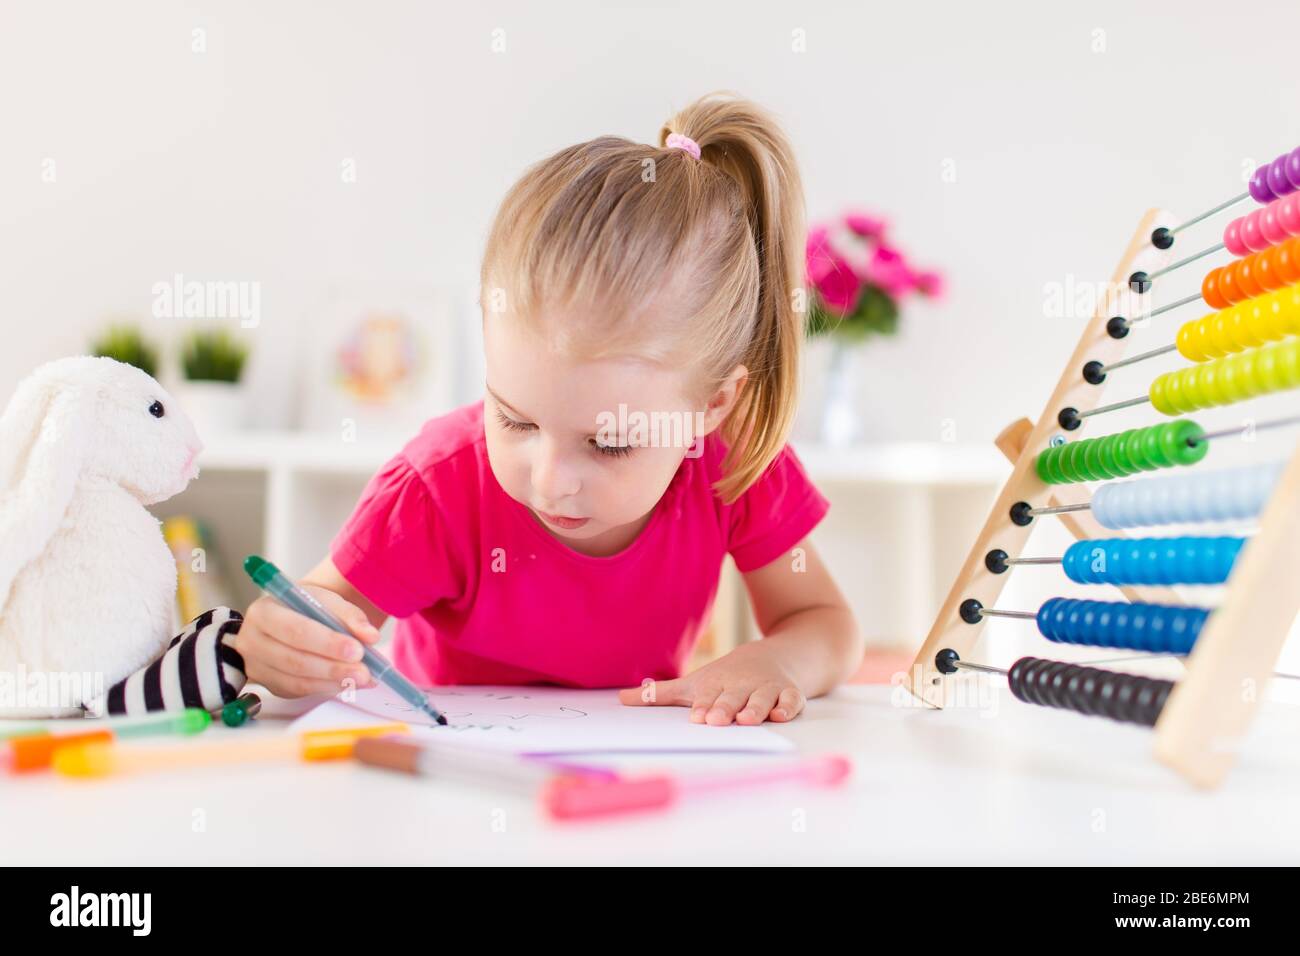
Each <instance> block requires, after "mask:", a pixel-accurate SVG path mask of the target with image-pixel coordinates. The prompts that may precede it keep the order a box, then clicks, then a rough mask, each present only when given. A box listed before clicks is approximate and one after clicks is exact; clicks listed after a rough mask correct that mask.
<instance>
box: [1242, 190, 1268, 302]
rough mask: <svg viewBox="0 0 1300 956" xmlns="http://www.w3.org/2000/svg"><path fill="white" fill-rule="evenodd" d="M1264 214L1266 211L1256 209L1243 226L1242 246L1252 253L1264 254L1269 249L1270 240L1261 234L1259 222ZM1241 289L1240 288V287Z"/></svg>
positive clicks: (1247, 217)
mask: <svg viewBox="0 0 1300 956" xmlns="http://www.w3.org/2000/svg"><path fill="white" fill-rule="evenodd" d="M1263 214H1264V210H1262V209H1256V210H1255V211H1254V212H1252V213H1249V214H1247V216H1246V219H1245V221H1244V222H1242V224H1241V244H1242V245H1243V246H1245V247H1246V248H1247V249H1249V250H1250V251H1251V252H1263V251H1264V250H1265V249H1267V248H1268V240H1267V239H1265V238H1264V234H1263V233H1262V232H1260V228H1259V220H1260V217H1261V216H1262V215H1263ZM1238 288H1240V286H1238Z"/></svg>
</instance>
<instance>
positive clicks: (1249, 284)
mask: <svg viewBox="0 0 1300 956" xmlns="http://www.w3.org/2000/svg"><path fill="white" fill-rule="evenodd" d="M1254 259H1255V256H1247V257H1246V258H1244V259H1238V260H1237V261H1236V262H1234V263H1233V264H1232V265H1231V266H1230V267H1229V268H1231V269H1232V278H1233V281H1234V282H1235V283H1236V285H1237V288H1238V289H1240V290H1241V291H1242V292H1244V293H1246V298H1248V299H1253V298H1255V296H1257V295H1263V294H1264V290H1263V288H1262V287H1261V286H1260V284H1259V282H1258V280H1256V278H1255V270H1254V268H1253V266H1254V262H1253V261H1252V260H1254Z"/></svg>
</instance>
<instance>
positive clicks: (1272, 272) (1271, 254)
mask: <svg viewBox="0 0 1300 956" xmlns="http://www.w3.org/2000/svg"><path fill="white" fill-rule="evenodd" d="M1283 241H1284V242H1285V241H1286V240H1283ZM1281 247H1282V243H1278V244H1277V245H1275V246H1273V248H1271V249H1265V250H1264V251H1263V252H1261V253H1260V254H1259V255H1257V256H1254V257H1253V258H1254V260H1255V261H1254V262H1253V263H1252V264H1251V267H1250V272H1251V275H1253V276H1254V277H1255V281H1256V282H1258V283H1259V287H1260V288H1261V289H1263V290H1264V291H1265V292H1272V291H1273V290H1274V289H1276V288H1278V287H1279V286H1280V285H1282V283H1281V281H1280V280H1279V279H1278V277H1277V266H1276V265H1274V264H1273V263H1274V260H1275V259H1276V258H1277V251H1278V249H1280V248H1281Z"/></svg>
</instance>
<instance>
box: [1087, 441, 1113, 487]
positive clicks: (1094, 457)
mask: <svg viewBox="0 0 1300 956" xmlns="http://www.w3.org/2000/svg"><path fill="white" fill-rule="evenodd" d="M1083 477H1084V479H1085V480H1087V481H1101V480H1102V479H1103V478H1106V477H1108V476H1107V475H1106V466H1105V465H1104V464H1103V462H1102V460H1101V442H1100V441H1098V440H1097V439H1096V438H1090V439H1088V440H1087V441H1086V442H1084V443H1083Z"/></svg>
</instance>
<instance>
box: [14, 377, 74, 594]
mask: <svg viewBox="0 0 1300 956" xmlns="http://www.w3.org/2000/svg"><path fill="white" fill-rule="evenodd" d="M45 371H46V370H45V369H42V370H38V371H37V372H35V373H33V374H32V375H31V376H30V377H28V378H27V379H26V380H24V381H23V382H22V384H20V385H19V386H18V390H17V391H16V392H15V393H14V396H13V398H12V399H11V400H10V401H9V405H8V407H7V408H6V409H5V413H4V415H3V416H0V609H3V607H4V605H5V602H6V601H7V600H8V598H9V589H10V587H11V586H12V585H13V581H14V578H16V577H17V576H18V573H19V572H20V571H21V570H22V569H23V568H24V567H26V566H27V565H28V564H29V563H30V562H31V561H32V560H33V559H35V558H36V557H37V556H38V555H40V553H41V552H42V551H44V550H45V546H46V544H47V543H48V542H49V540H50V538H51V536H52V535H53V534H54V532H55V531H56V530H57V529H58V527H59V523H60V522H61V521H62V520H63V515H64V513H65V512H66V511H67V510H68V505H69V503H70V502H71V501H72V493H73V491H74V489H75V488H76V484H77V476H78V473H79V472H80V470H81V462H82V459H83V457H84V456H85V452H86V447H87V442H88V441H89V439H90V435H89V427H90V415H89V409H88V408H87V407H86V406H87V404H88V392H87V390H86V389H85V388H84V387H83V386H81V385H78V384H74V383H72V382H69V381H68V380H67V379H66V378H63V377H62V376H60V375H57V374H53V372H52V370H51V373H50V374H43V373H44V372H45Z"/></svg>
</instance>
